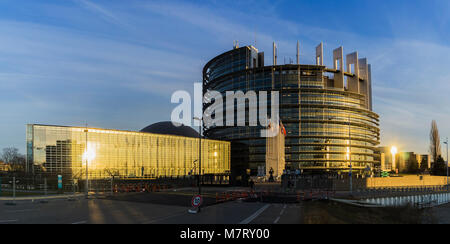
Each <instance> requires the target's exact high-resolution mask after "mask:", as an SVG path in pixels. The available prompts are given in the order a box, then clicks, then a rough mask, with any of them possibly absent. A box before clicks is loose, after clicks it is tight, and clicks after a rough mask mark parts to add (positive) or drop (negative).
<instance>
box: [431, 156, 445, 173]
mask: <svg viewBox="0 0 450 244" xmlns="http://www.w3.org/2000/svg"><path fill="white" fill-rule="evenodd" d="M431 174H432V175H439V176H445V175H446V174H447V167H446V165H445V161H444V159H443V158H442V157H441V156H439V157H438V159H437V160H436V162H434V163H432V164H431Z"/></svg>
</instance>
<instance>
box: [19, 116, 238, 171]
mask: <svg viewBox="0 0 450 244" xmlns="http://www.w3.org/2000/svg"><path fill="white" fill-rule="evenodd" d="M27 144H28V150H27V155H28V163H29V164H31V165H30V166H29V167H30V168H33V169H34V171H35V173H40V172H46V173H49V174H61V175H64V176H65V177H64V178H65V179H66V178H67V179H69V178H80V179H84V178H85V172H86V162H87V160H89V161H88V162H89V170H88V172H89V178H90V179H107V178H109V177H111V175H114V176H115V177H116V178H123V179H132V178H140V179H154V178H159V177H182V176H187V175H189V174H190V173H193V174H196V173H198V159H199V139H197V138H190V137H182V136H173V135H158V134H151V133H143V132H133V131H119V130H106V129H96V128H83V127H65V126H49V125H28V126H27ZM86 155H87V156H86ZM89 155H93V156H89ZM89 157H91V159H89ZM201 166H202V174H210V175H220V174H224V175H225V174H227V173H228V172H229V171H230V143H229V142H224V141H215V140H202V165H201Z"/></svg>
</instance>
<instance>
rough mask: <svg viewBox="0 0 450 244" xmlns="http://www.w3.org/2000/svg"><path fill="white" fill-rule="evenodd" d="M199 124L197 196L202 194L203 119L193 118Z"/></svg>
mask: <svg viewBox="0 0 450 244" xmlns="http://www.w3.org/2000/svg"><path fill="white" fill-rule="evenodd" d="M194 120H197V121H198V123H199V126H198V139H199V140H198V141H199V142H198V194H199V195H201V194H202V122H203V119H201V118H198V117H194Z"/></svg>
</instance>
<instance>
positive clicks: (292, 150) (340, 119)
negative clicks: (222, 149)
mask: <svg viewBox="0 0 450 244" xmlns="http://www.w3.org/2000/svg"><path fill="white" fill-rule="evenodd" d="M299 56H300V55H299V45H298V44H297V62H296V63H290V64H281V65H280V64H278V62H277V47H276V44H275V43H274V45H273V57H272V58H271V59H273V63H272V64H271V65H264V53H263V52H260V51H258V49H256V48H255V47H253V46H245V47H240V48H239V47H238V46H235V47H234V48H233V50H230V51H228V52H225V53H223V54H220V55H219V56H217V57H215V58H213V59H212V60H211V61H209V62H208V63H207V64H206V65H205V67H204V69H203V92H204V93H206V92H207V91H212V90H213V91H218V92H220V93H221V94H222V96H223V97H225V96H226V92H227V91H243V92H244V93H246V92H248V91H255V92H256V93H257V94H258V93H259V92H260V91H267V94H269V95H270V92H271V91H279V96H280V101H279V104H280V105H279V111H280V119H281V121H282V122H283V124H284V126H285V128H286V131H287V137H286V140H285V155H286V159H285V160H286V167H287V168H290V169H292V170H294V169H300V170H302V171H303V172H311V173H314V172H315V173H325V172H334V173H336V172H345V171H346V172H348V171H349V167H350V164H351V165H352V169H353V170H354V172H355V171H356V172H355V173H358V172H361V173H362V172H363V171H365V170H368V169H373V167H375V166H377V165H379V163H380V162H379V160H377V159H375V154H374V151H375V150H376V147H377V145H378V144H379V142H380V130H379V116H378V115H377V114H376V113H374V112H373V111H372V80H371V66H370V64H368V62H367V59H366V58H362V59H360V58H359V56H358V53H357V52H353V53H350V54H348V55H346V56H344V51H343V48H342V47H339V48H337V49H335V50H334V51H333V63H332V64H333V66H332V67H326V66H325V65H324V62H323V57H324V52H323V44H320V45H319V46H317V48H316V63H315V64H300V62H299ZM344 62H345V64H344ZM267 100H268V101H270V98H268V99H267ZM210 106H212V103H209V104H204V106H203V108H204V110H206V109H208V108H209V107H210ZM234 106H237V105H234ZM247 110H248V106H247ZM247 114H248V111H247ZM268 114H269V115H270V104H269V106H268ZM224 117H225V118H224V120H226V116H224ZM258 121H259V119H258ZM261 129H264V128H262V127H261V126H259V127H250V126H241V127H238V126H236V127H226V126H220V127H219V126H210V127H208V128H206V129H205V135H206V136H207V137H208V138H212V139H217V140H228V141H231V142H232V146H231V148H232V149H231V150H232V171H234V172H233V174H234V175H237V176H238V175H246V174H248V171H249V170H248V169H250V171H251V175H256V174H257V171H258V167H261V166H264V165H265V155H266V139H265V138H262V137H261V136H260V131H261Z"/></svg>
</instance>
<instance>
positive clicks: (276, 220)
mask: <svg viewBox="0 0 450 244" xmlns="http://www.w3.org/2000/svg"><path fill="white" fill-rule="evenodd" d="M279 220H280V216H278V218H276V219H275V221H274V222H273V223H274V224H276V223H278V221H279Z"/></svg>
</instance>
